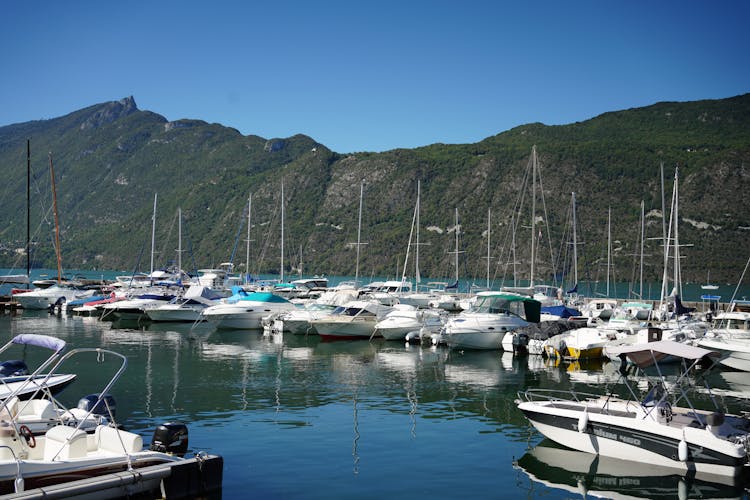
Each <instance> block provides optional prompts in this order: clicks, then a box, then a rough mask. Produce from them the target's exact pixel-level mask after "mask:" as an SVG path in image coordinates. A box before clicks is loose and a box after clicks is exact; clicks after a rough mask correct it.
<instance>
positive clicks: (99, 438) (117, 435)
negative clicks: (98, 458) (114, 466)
mask: <svg viewBox="0 0 750 500" xmlns="http://www.w3.org/2000/svg"><path fill="white" fill-rule="evenodd" d="M94 442H95V443H96V448H97V450H99V451H102V452H106V453H116V454H118V455H122V454H123V453H137V452H139V451H143V438H142V437H141V436H139V435H138V434H134V433H132V432H128V431H123V430H119V429H116V428H114V427H109V426H108V425H100V426H98V427H97V428H96V431H94Z"/></svg>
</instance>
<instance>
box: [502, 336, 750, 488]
mask: <svg viewBox="0 0 750 500" xmlns="http://www.w3.org/2000/svg"><path fill="white" fill-rule="evenodd" d="M617 355H619V356H620V357H621V358H627V359H628V360H629V361H630V362H632V363H634V364H636V365H637V366H638V367H639V368H641V369H643V368H647V367H653V368H652V369H655V370H656V371H657V373H658V378H657V379H656V381H655V382H653V383H652V384H651V389H650V391H649V392H648V394H647V395H646V397H645V398H641V397H639V396H638V395H637V394H638V393H637V392H636V390H635V389H634V388H633V386H632V385H631V384H630V383H629V382H628V379H627V377H625V376H623V377H621V380H622V381H623V383H624V384H625V387H626V389H627V390H628V392H629V396H627V399H623V398H621V397H619V396H617V395H616V394H606V395H595V394H584V393H579V392H577V391H557V390H550V389H527V390H523V391H519V393H518V399H517V400H516V404H517V405H518V408H519V409H520V410H521V411H522V412H523V414H524V415H525V416H526V418H527V419H528V420H529V422H530V423H531V424H532V425H533V426H534V427H535V428H536V429H537V430H538V431H539V432H540V433H541V434H542V435H544V436H545V437H547V438H549V439H551V440H552V441H555V442H557V443H559V444H562V445H564V446H566V447H568V448H572V449H574V450H578V451H584V452H588V453H593V454H598V455H600V456H603V457H612V458H618V459H623V460H628V461H634V462H640V463H643V464H650V465H654V466H659V467H669V468H672V469H676V470H678V471H680V472H681V473H688V472H697V473H705V474H714V475H718V476H728V477H736V476H738V475H740V474H741V473H743V471H744V472H746V471H747V470H748V463H749V462H748V453H749V450H750V418H748V417H747V416H746V415H745V416H737V415H731V414H725V413H722V412H721V410H720V409H718V407H717V408H716V410H715V411H706V410H701V409H697V408H696V407H695V405H694V404H693V403H692V402H691V401H690V399H689V397H688V394H687V392H686V391H685V390H684V388H683V387H682V384H687V383H688V382H689V377H690V376H691V374H692V373H693V372H694V370H695V368H696V367H697V366H698V365H706V364H711V363H712V362H713V360H714V359H715V358H716V357H718V353H716V352H714V351H710V350H708V349H704V348H701V347H696V346H691V345H686V344H682V343H677V342H671V341H657V342H650V343H647V344H639V345H634V346H625V347H621V348H619V351H618V352H617ZM666 357H677V358H680V359H681V360H682V361H683V369H682V371H681V374H680V375H679V377H678V378H677V381H676V382H675V383H674V384H670V386H669V387H667V386H666V385H665V384H664V380H665V378H664V376H663V375H662V371H661V369H660V367H659V364H660V362H661V360H662V359H664V358H666ZM626 366H627V363H626V362H625V361H623V362H622V363H621V367H626ZM621 373H623V375H624V374H625V373H626V371H622V372H621ZM680 404H684V406H680Z"/></svg>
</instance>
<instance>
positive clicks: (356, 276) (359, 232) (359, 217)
mask: <svg viewBox="0 0 750 500" xmlns="http://www.w3.org/2000/svg"><path fill="white" fill-rule="evenodd" d="M364 195H365V181H361V182H360V183H359V214H358V215H357V263H356V264H355V269H354V286H355V287H357V286H359V246H360V245H361V244H362V243H361V238H362V198H363V197H364Z"/></svg>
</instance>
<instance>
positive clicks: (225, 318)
mask: <svg viewBox="0 0 750 500" xmlns="http://www.w3.org/2000/svg"><path fill="white" fill-rule="evenodd" d="M293 308H294V305H292V304H291V303H289V302H282V303H272V302H269V303H265V302H256V301H252V300H240V301H238V302H236V303H233V304H219V305H215V306H211V307H208V308H206V309H205V310H204V311H203V313H202V317H203V319H205V320H206V321H208V322H209V323H211V324H213V325H214V326H215V327H216V328H222V329H231V330H258V329H262V328H263V325H262V323H261V321H262V320H263V318H265V317H267V316H270V315H272V314H276V313H282V312H285V311H290V310H292V309H293Z"/></svg>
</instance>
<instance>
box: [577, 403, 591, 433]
mask: <svg viewBox="0 0 750 500" xmlns="http://www.w3.org/2000/svg"><path fill="white" fill-rule="evenodd" d="M588 425H589V413H588V408H587V409H586V410H583V413H581V416H580V417H578V432H586V427H588Z"/></svg>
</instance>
